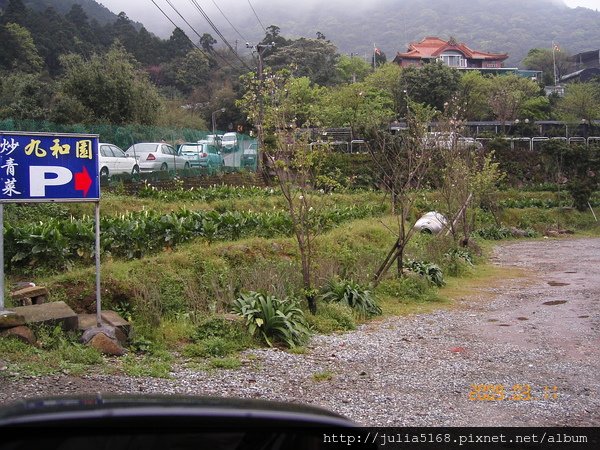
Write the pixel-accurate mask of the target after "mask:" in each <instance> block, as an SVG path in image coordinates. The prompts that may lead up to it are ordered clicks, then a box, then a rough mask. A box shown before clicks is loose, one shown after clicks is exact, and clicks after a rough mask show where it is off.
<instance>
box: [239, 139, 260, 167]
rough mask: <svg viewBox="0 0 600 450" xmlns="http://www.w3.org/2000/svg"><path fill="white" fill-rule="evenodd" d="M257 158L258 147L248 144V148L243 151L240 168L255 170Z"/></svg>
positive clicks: (254, 144)
mask: <svg viewBox="0 0 600 450" xmlns="http://www.w3.org/2000/svg"><path fill="white" fill-rule="evenodd" d="M257 157H258V146H257V144H256V143H253V144H250V147H248V148H246V149H244V151H243V153H242V167H251V168H256V163H257Z"/></svg>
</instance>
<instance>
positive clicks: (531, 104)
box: [519, 95, 551, 121]
mask: <svg viewBox="0 0 600 450" xmlns="http://www.w3.org/2000/svg"><path fill="white" fill-rule="evenodd" d="M550 113H551V111H550V100H548V97H546V96H541V95H540V96H538V97H532V98H529V99H527V100H525V101H524V102H523V104H522V105H521V107H520V108H519V117H524V118H526V119H529V120H530V121H531V120H548V119H549V118H550Z"/></svg>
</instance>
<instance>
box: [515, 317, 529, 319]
mask: <svg viewBox="0 0 600 450" xmlns="http://www.w3.org/2000/svg"><path fill="white" fill-rule="evenodd" d="M517 320H529V319H528V318H527V317H517Z"/></svg>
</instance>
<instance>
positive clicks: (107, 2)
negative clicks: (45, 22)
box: [96, 0, 600, 39]
mask: <svg viewBox="0 0 600 450" xmlns="http://www.w3.org/2000/svg"><path fill="white" fill-rule="evenodd" d="M96 1H97V2H98V3H102V4H103V5H104V6H106V7H107V8H108V9H110V10H111V11H112V12H114V13H115V14H118V13H119V12H121V11H124V12H125V13H126V14H127V16H128V17H129V18H130V19H132V20H134V21H138V22H141V23H143V24H144V25H145V26H146V28H147V29H148V30H150V31H151V32H154V33H156V34H158V35H161V34H164V33H161V30H166V29H167V28H168V29H169V34H170V31H172V26H171V25H170V24H169V26H168V27H165V21H166V20H167V19H165V17H164V16H163V15H162V13H161V12H160V11H159V10H158V9H157V8H156V6H155V5H154V4H153V3H152V1H151V0H128V1H127V2H124V1H123V0H96ZM154 1H155V2H156V3H157V4H158V5H159V6H160V7H161V8H162V9H163V10H164V11H165V12H166V13H167V14H168V15H169V16H171V18H172V19H173V20H174V21H175V23H177V24H178V25H179V26H180V27H181V28H182V29H184V30H185V31H186V32H188V29H187V27H186V26H185V24H184V23H183V22H182V21H181V19H180V18H179V17H178V16H176V14H175V13H174V12H173V10H172V9H171V7H170V6H169V5H168V3H167V2H166V1H165V0H154ZM170 1H171V3H172V4H173V5H175V6H176V7H177V8H178V9H179V10H180V12H181V13H182V14H183V15H184V16H187V17H188V18H189V17H195V18H196V19H197V20H194V21H193V22H196V23H198V22H199V21H203V20H204V19H202V18H201V16H200V13H199V12H198V11H197V10H196V9H194V7H193V6H192V4H191V2H190V1H189V0H170ZM271 1H276V2H277V3H278V4H281V3H283V2H285V1H288V2H289V3H290V5H295V6H297V5H298V0H271ZM330 1H331V0H330ZM555 1H557V2H560V1H561V0H555ZM562 1H563V2H564V3H565V4H566V5H567V6H569V7H571V8H575V7H578V6H581V7H585V8H590V9H598V10H600V0H562ZM337 2H338V3H341V4H344V5H348V6H351V7H353V8H354V9H356V7H357V5H359V4H362V2H360V1H357V0H337ZM215 3H216V4H217V5H219V8H221V10H222V11H223V12H224V13H225V14H227V15H228V16H229V19H230V21H231V22H232V23H233V25H234V26H236V27H242V28H241V29H240V31H241V33H242V34H243V35H244V34H247V35H249V36H250V37H249V39H255V38H256V39H258V38H262V37H263V36H264V33H262V30H260V29H256V30H244V29H243V27H244V25H243V24H244V23H248V20H245V21H241V22H240V21H237V20H235V19H234V17H239V16H240V12H241V13H242V14H243V16H245V17H248V15H250V16H251V17H253V13H252V10H251V9H250V6H249V3H248V0H198V4H199V5H200V6H201V7H202V8H203V9H204V10H205V11H206V14H207V15H208V16H209V17H210V19H211V20H212V21H213V22H215V23H218V24H221V23H223V21H224V19H223V16H222V14H221V13H220V12H219V10H218V9H217V8H216V7H215ZM250 3H252V5H253V6H254V8H255V10H256V12H257V14H258V16H259V18H260V17H261V13H263V12H264V11H262V8H266V7H268V4H269V2H265V1H264V0H251V1H250ZM369 3H370V2H368V1H367V2H366V4H367V5H368V4H369ZM300 4H301V5H302V7H306V8H311V7H313V8H314V7H318V4H319V2H318V1H317V2H316V4H315V2H312V1H310V0H302V1H301V3H300ZM230 14H231V15H230ZM250 23H252V21H251V22H250ZM254 23H255V25H256V28H258V24H257V23H256V22H255V21H254ZM264 25H265V26H268V25H270V24H267V23H265V24H264ZM259 31H260V33H259ZM245 32H246V33H245ZM162 37H167V36H162Z"/></svg>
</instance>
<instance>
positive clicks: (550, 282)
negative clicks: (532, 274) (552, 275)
mask: <svg viewBox="0 0 600 450" xmlns="http://www.w3.org/2000/svg"><path fill="white" fill-rule="evenodd" d="M548 284H549V285H550V286H568V285H570V284H571V283H563V282H562V281H548Z"/></svg>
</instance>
